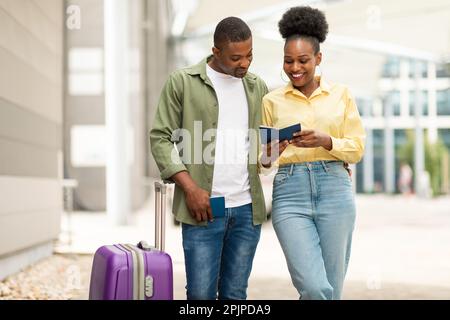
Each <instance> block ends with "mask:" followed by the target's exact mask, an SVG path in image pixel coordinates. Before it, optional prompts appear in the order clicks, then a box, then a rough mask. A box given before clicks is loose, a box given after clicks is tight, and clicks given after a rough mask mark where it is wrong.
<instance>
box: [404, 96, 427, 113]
mask: <svg viewBox="0 0 450 320" xmlns="http://www.w3.org/2000/svg"><path fill="white" fill-rule="evenodd" d="M419 98H420V99H421V102H422V103H421V104H422V108H421V109H422V112H421V113H420V114H421V115H422V116H427V115H428V91H424V90H422V91H420V97H419ZM416 99H417V98H416V92H415V91H410V92H409V114H410V115H411V116H415V115H416V112H415V110H416V105H415V102H416Z"/></svg>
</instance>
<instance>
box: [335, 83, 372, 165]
mask: <svg viewBox="0 0 450 320" xmlns="http://www.w3.org/2000/svg"><path fill="white" fill-rule="evenodd" d="M345 100H346V109H345V119H344V127H343V137H342V138H336V137H333V136H331V140H332V143H333V148H332V149H331V151H329V153H330V154H331V155H333V156H334V157H336V158H338V159H340V160H342V161H345V162H348V163H357V162H359V161H360V160H361V158H362V156H363V154H364V144H365V139H366V132H365V130H364V126H363V124H362V121H361V117H360V115H359V112H358V108H357V106H356V103H355V100H354V98H353V97H352V96H351V94H350V93H349V92H348V91H347V96H346V98H345Z"/></svg>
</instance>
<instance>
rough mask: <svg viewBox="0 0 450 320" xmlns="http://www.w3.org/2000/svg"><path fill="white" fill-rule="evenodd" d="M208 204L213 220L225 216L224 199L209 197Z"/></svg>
mask: <svg viewBox="0 0 450 320" xmlns="http://www.w3.org/2000/svg"><path fill="white" fill-rule="evenodd" d="M209 204H210V206H211V210H212V215H213V217H214V218H216V217H224V216H225V197H211V198H209Z"/></svg>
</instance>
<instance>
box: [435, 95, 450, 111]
mask: <svg viewBox="0 0 450 320" xmlns="http://www.w3.org/2000/svg"><path fill="white" fill-rule="evenodd" d="M436 98H437V114H438V115H439V116H450V89H447V90H438V92H437V96H436Z"/></svg>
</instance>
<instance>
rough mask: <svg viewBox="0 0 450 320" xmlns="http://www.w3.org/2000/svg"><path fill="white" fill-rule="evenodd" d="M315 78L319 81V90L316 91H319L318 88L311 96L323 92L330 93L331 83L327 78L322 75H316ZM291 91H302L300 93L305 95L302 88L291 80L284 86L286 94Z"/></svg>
mask: <svg viewBox="0 0 450 320" xmlns="http://www.w3.org/2000/svg"><path fill="white" fill-rule="evenodd" d="M315 79H316V80H318V81H319V88H317V89H319V92H317V93H315V92H316V91H317V89H316V91H315V92H313V94H312V95H311V97H313V96H315V95H317V94H321V93H322V92H325V93H330V91H331V85H330V84H329V83H328V82H327V81H326V80H325V79H323V78H322V77H321V76H316V77H315ZM289 92H292V93H293V92H296V93H297V94H298V93H300V95H302V96H304V94H303V93H302V92H301V91H300V90H298V89H296V88H294V86H293V85H292V82H291V81H289V83H288V84H287V85H286V87H285V88H284V94H287V93H289ZM311 97H310V98H311Z"/></svg>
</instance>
